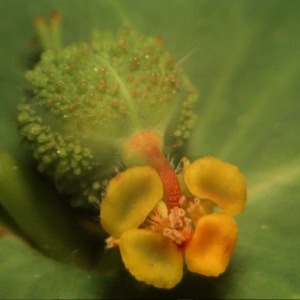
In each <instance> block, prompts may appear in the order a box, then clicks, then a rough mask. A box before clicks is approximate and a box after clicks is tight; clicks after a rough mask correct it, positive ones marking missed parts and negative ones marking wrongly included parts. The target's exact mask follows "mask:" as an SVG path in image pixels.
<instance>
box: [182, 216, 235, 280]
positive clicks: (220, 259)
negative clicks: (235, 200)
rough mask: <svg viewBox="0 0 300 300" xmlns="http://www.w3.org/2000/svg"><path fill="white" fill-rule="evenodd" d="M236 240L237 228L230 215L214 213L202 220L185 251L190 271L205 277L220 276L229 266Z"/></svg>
mask: <svg viewBox="0 0 300 300" xmlns="http://www.w3.org/2000/svg"><path fill="white" fill-rule="evenodd" d="M236 239H237V226H236V223H235V221H234V219H233V218H232V217H231V216H230V215H228V214H225V213H213V214H210V215H206V216H204V217H202V218H200V219H199V221H198V223H197V226H196V230H195V232H194V235H193V238H192V239H191V241H190V242H189V243H188V245H187V247H186V251H185V260H186V264H187V267H188V269H189V270H190V271H191V272H195V273H199V274H202V275H205V276H218V275H220V274H221V273H223V272H224V271H225V270H226V268H227V266H228V264H229V260H230V257H231V254H232V252H233V249H234V245H235V243H236Z"/></svg>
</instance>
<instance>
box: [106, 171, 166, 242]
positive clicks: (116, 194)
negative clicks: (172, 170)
mask: <svg viewBox="0 0 300 300" xmlns="http://www.w3.org/2000/svg"><path fill="white" fill-rule="evenodd" d="M162 196H163V186H162V182H161V180H160V178H159V176H158V174H157V173H156V171H155V170H154V169H153V168H151V167H147V166H143V167H133V168H129V169H127V170H126V171H124V172H120V173H119V174H117V175H116V176H115V177H114V178H113V179H112V180H111V181H110V183H109V186H108V189H107V192H106V195H105V197H104V199H103V201H102V204H101V210H100V221H101V224H102V226H103V228H104V229H105V230H106V231H107V232H108V233H109V234H110V235H112V236H114V237H120V236H121V234H122V233H123V232H125V231H126V230H129V229H133V228H137V227H138V226H139V225H141V224H142V223H143V222H144V220H145V219H146V217H147V215H148V214H149V213H150V212H151V211H152V209H153V208H154V207H155V205H156V204H157V202H158V201H159V200H160V199H161V198H162Z"/></svg>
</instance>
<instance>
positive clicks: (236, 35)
mask: <svg viewBox="0 0 300 300" xmlns="http://www.w3.org/2000/svg"><path fill="white" fill-rule="evenodd" d="M54 9H58V10H60V11H62V12H63V14H64V21H63V24H64V25H63V37H64V42H65V44H69V43H71V42H78V41H87V40H89V36H90V31H91V29H93V28H98V29H100V30H101V29H109V30H116V29H117V28H119V27H121V26H131V27H133V28H135V29H139V30H140V31H142V32H144V33H146V34H151V35H159V36H161V37H162V38H163V40H164V44H165V46H166V47H167V48H168V49H169V50H170V51H171V52H172V53H173V54H174V56H175V57H176V58H177V59H178V61H180V63H181V64H183V65H184V67H185V69H186V71H187V73H188V75H189V76H190V77H191V80H192V82H193V83H194V85H195V86H196V87H198V88H199V90H200V94H201V99H200V101H199V105H198V107H197V110H198V113H199V119H198V123H197V126H196V128H195V131H194V133H193V135H192V138H191V140H190V143H189V144H188V146H187V152H185V155H186V156H188V157H189V158H191V159H195V158H197V157H200V156H203V155H208V154H209V155H214V156H216V157H218V158H220V159H223V160H225V161H228V162H230V163H233V164H236V165H238V166H239V167H240V169H241V170H242V171H243V172H244V173H245V175H246V177H247V180H248V192H249V193H248V194H249V201H248V205H247V207H246V210H245V212H244V213H243V214H241V215H239V216H238V218H237V220H238V224H239V241H238V244H237V247H236V249H235V253H234V256H233V258H232V261H231V265H230V268H229V269H228V271H227V272H226V273H225V274H224V275H222V276H221V277H219V278H203V277H200V276H198V275H194V274H190V273H186V274H185V276H184V280H183V281H182V282H181V283H180V284H179V285H178V286H177V287H175V288H174V289H173V290H170V291H161V290H157V289H154V288H151V287H147V286H144V285H143V284H141V283H138V282H136V281H134V280H133V279H132V278H131V277H130V276H129V275H128V274H127V272H126V271H125V270H124V269H123V266H122V264H121V262H120V261H119V259H118V258H116V257H115V256H113V255H111V254H109V253H107V252H104V253H102V254H101V263H99V265H98V266H97V268H98V269H100V270H101V268H103V266H102V264H104V262H106V263H107V264H108V266H106V267H110V268H111V271H112V272H114V275H115V276H113V277H110V278H108V279H107V280H108V282H109V286H113V287H114V288H113V289H109V288H108V287H107V288H106V284H104V283H103V284H102V283H101V282H102V279H101V278H100V277H99V278H98V276H96V275H94V274H93V273H92V272H86V271H83V270H81V269H78V268H77V267H74V266H66V265H60V264H59V263H58V262H55V261H53V260H50V259H48V258H46V257H44V256H41V255H40V254H37V253H35V252H34V254H33V252H32V250H31V249H29V248H27V247H25V248H24V246H23V245H20V243H19V242H16V241H11V240H7V238H1V239H0V243H1V244H0V258H1V259H0V297H4V298H31V297H34V296H35V297H39V298H70V297H71V298H84V297H87V298H92V297H98V298H101V297H105V296H107V294H103V293H104V292H107V293H108V294H109V296H111V297H113V296H115V295H116V293H112V290H115V291H117V295H118V296H119V297H124V298H125V297H126V298H152V297H156V298H168V297H176V298H201V297H203V298H229V299H232V298H239V299H241V298H258V299H261V298H272V299H275V298H299V297H300V287H299V279H300V278H299V277H300V275H299V269H300V260H299V246H300V235H299V230H300V218H299V216H298V212H299V210H300V199H299V194H300V184H299V182H300V180H299V179H300V151H299V149H300V134H299V128H300V118H299V115H300V105H299V96H300V88H299V87H300V82H299V78H300V74H299V73H300V57H299V53H300V40H299V32H300V23H299V14H300V2H299V1H296V0H295V1H294V0H288V1H281V0H263V1H258V0H245V1H234V0H233V1H221V0H215V1H205V0H203V1H202V0H189V1H183V0H182V1H178V0H164V1H160V0H152V1H140V0H128V1H122V0H119V1H117V0H111V1H104V0H103V1H95V0H90V1H80V0H73V1H69V0H68V1H60V0H52V1H45V0H40V1H33V0H27V1H18V0H2V1H1V2H0V24H1V26H0V36H1V47H0V57H1V59H0V64H1V68H0V90H1V96H0V97H1V98H0V99H1V100H0V101H1V107H2V108H1V110H0V146H1V147H2V148H4V149H6V150H7V151H9V152H11V153H12V154H13V155H15V156H16V157H17V158H18V159H20V160H21V161H22V162H23V163H24V164H25V165H27V168H28V169H29V168H30V167H31V165H30V163H29V162H28V154H27V153H26V152H25V151H24V149H22V148H21V147H20V138H19V136H18V133H17V129H16V123H15V121H14V118H15V115H16V112H15V107H16V105H17V103H19V101H20V99H21V97H22V94H23V89H24V86H25V81H24V79H23V73H24V71H25V70H26V69H28V68H31V67H32V66H33V62H34V60H35V59H36V57H35V56H34V54H35V53H36V49H37V48H35V47H33V46H32V45H33V43H32V38H34V37H35V33H34V31H33V29H32V27H31V25H30V22H31V20H32V18H33V17H34V16H35V15H36V14H38V13H41V12H42V13H48V12H51V11H52V10H54ZM28 174H30V173H28ZM0 195H1V191H0ZM15 221H16V223H17V220H15ZM99 238H100V239H102V237H101V236H99ZM25 249H26V250H25ZM23 262H24V263H23ZM40 265H41V268H39V266H40ZM35 267H36V269H35ZM120 268H121V270H120ZM116 269H117V270H118V271H114V270H116ZM28 270H29V271H28ZM36 270H38V272H37V271H36ZM41 270H43V272H44V273H41V272H40V271H41ZM35 274H36V275H38V274H42V275H43V274H44V277H43V276H40V277H39V278H36V277H34V275H35ZM88 276H91V277H90V278H88ZM95 276H96V277H95ZM34 291H35V293H34Z"/></svg>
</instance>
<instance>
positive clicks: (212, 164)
mask: <svg viewBox="0 0 300 300" xmlns="http://www.w3.org/2000/svg"><path fill="white" fill-rule="evenodd" d="M184 181H185V183H186V186H187V187H188V189H189V191H190V192H191V193H192V194H193V195H195V196H196V197H198V198H200V199H209V200H211V201H213V202H214V203H215V204H217V205H218V206H219V207H220V208H221V209H222V210H224V211H225V212H227V213H229V214H238V213H240V212H242V211H243V209H244V207H245V204H246V200H247V187H246V179H245V176H244V175H243V174H242V173H241V172H240V171H239V169H238V168H237V167H236V166H234V165H231V164H229V163H226V162H224V161H222V160H219V159H217V158H214V157H210V156H208V157H204V158H200V159H198V160H196V161H194V162H193V163H192V164H191V165H190V166H188V167H187V168H186V170H185V171H184Z"/></svg>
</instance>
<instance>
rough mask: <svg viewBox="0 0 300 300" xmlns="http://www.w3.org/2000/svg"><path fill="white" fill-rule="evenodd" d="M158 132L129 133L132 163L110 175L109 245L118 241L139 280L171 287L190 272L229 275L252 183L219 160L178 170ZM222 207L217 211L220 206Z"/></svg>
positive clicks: (106, 203) (104, 217) (105, 215)
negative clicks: (240, 215) (238, 221)
mask: <svg viewBox="0 0 300 300" xmlns="http://www.w3.org/2000/svg"><path fill="white" fill-rule="evenodd" d="M161 141H162V139H161V137H160V135H159V134H158V133H155V132H153V131H142V132H138V133H136V134H134V135H133V136H132V137H130V138H129V139H128V141H127V143H126V145H125V147H124V149H125V150H124V151H125V153H126V155H125V157H126V159H127V160H129V159H130V157H131V158H132V160H134V159H135V158H138V160H139V164H141V165H140V166H137V165H136V166H132V167H131V168H127V169H126V170H125V171H123V172H120V173H118V174H117V175H116V176H115V177H114V178H113V179H111V180H110V182H109V185H108V188H107V191H106V195H105V196H104V198H103V201H102V203H101V209H100V220H101V224H102V226H103V228H104V229H105V230H106V231H107V232H108V233H109V234H110V237H109V238H108V239H107V240H106V242H107V247H108V248H111V247H116V246H119V248H120V252H121V256H122V260H123V262H124V264H125V266H126V268H127V269H128V270H129V272H130V273H131V274H132V275H133V276H134V277H135V278H136V279H137V280H140V281H143V282H146V283H147V284H151V285H153V286H155V287H158V288H172V287H174V286H175V285H176V284H177V283H179V282H180V280H181V278H182V276H183V268H184V262H185V264H186V266H187V269H188V270H189V271H191V272H195V273H198V274H201V275H205V276H218V275H220V274H221V273H223V272H224V271H225V270H226V268H227V266H228V264H229V261H230V257H231V255H232V253H233V249H234V246H235V243H236V240H237V225H236V222H235V221H234V219H233V217H232V215H235V214H238V213H240V212H242V211H243V209H244V206H245V204H246V199H247V193H246V180H245V177H244V175H243V174H242V173H241V172H240V171H239V170H238V168H237V167H235V166H233V165H231V164H228V163H226V162H224V161H221V160H219V159H217V158H214V157H210V156H209V157H204V158H200V159H197V160H195V161H194V162H192V163H191V162H190V161H189V160H188V159H187V158H185V157H184V158H183V159H182V162H181V165H182V166H181V169H180V171H178V172H175V171H174V169H173V167H172V166H171V165H170V164H169V162H168V161H167V159H166V158H165V157H164V155H163V154H162V148H161V145H162V143H161ZM216 207H217V208H218V211H215V208H216Z"/></svg>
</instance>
